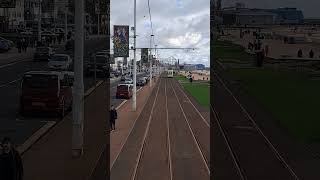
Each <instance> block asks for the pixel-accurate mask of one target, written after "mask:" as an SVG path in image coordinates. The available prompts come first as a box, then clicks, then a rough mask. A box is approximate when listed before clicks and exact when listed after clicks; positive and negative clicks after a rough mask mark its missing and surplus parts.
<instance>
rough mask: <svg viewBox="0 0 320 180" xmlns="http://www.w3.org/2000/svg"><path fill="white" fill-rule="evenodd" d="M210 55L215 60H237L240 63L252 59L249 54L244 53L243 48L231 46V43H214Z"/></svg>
mask: <svg viewBox="0 0 320 180" xmlns="http://www.w3.org/2000/svg"><path fill="white" fill-rule="evenodd" d="M212 53H213V55H214V56H215V57H216V58H219V59H222V60H230V59H231V60H235V59H236V60H239V61H240V62H241V61H250V60H251V59H252V57H251V56H250V54H248V53H247V52H245V48H244V47H242V46H240V45H236V44H232V43H231V42H227V41H223V42H222V41H216V42H214V45H213V48H212Z"/></svg>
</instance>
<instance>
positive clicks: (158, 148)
mask: <svg viewBox="0 0 320 180" xmlns="http://www.w3.org/2000/svg"><path fill="white" fill-rule="evenodd" d="M207 111H209V110H207ZM209 134H210V125H209V121H208V119H206V118H203V117H202V114H201V113H200V112H199V111H198V105H197V104H194V103H192V101H190V100H189V98H188V97H187V96H186V95H185V94H184V91H183V90H182V89H181V87H180V85H178V82H177V81H176V80H174V79H170V78H164V77H162V78H160V79H159V81H158V83H157V84H156V86H155V88H154V90H153V92H152V94H151V96H150V98H149V99H148V101H147V104H146V106H145V108H144V109H143V110H142V112H141V115H140V117H139V118H138V119H137V121H136V123H135V126H134V128H133V130H132V132H131V133H130V135H129V137H128V139H127V142H126V143H125V145H124V147H123V149H122V151H121V153H120V154H119V156H118V158H117V159H116V161H115V163H114V165H113V167H112V168H111V179H123V180H129V179H139V180H140V179H154V180H157V179H162V180H163V179H168V180H169V179H174V180H176V179H177V180H180V179H181V180H189V179H190V180H194V179H199V180H202V179H203V180H209V179H210V170H209V168H210V167H209V164H210V153H209V152H210V149H209V148H210V147H209V145H210V142H209V140H210V135H209Z"/></svg>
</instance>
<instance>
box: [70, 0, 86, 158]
mask: <svg viewBox="0 0 320 180" xmlns="http://www.w3.org/2000/svg"><path fill="white" fill-rule="evenodd" d="M75 28H76V30H77V31H76V34H75V53H74V54H75V62H74V76H75V81H74V92H73V111H72V113H73V121H72V155H73V156H76V157H79V156H81V155H82V154H83V119H84V112H83V111H84V102H83V101H84V85H83V51H84V46H83V45H84V36H83V31H84V30H83V28H84V0H76V1H75Z"/></svg>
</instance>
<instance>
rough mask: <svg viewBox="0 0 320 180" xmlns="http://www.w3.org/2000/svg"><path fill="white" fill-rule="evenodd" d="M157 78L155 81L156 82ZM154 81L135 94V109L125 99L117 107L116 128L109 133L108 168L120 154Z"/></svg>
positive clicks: (130, 101) (130, 102)
mask: <svg viewBox="0 0 320 180" xmlns="http://www.w3.org/2000/svg"><path fill="white" fill-rule="evenodd" d="M157 81H158V79H157V80H156V81H155V82H156V83H157ZM154 87H155V83H154V84H153V86H152V87H151V88H150V86H149V84H147V85H145V86H144V88H142V89H141V90H140V91H139V93H138V94H137V111H136V112H133V111H132V110H131V105H132V100H131V99H130V100H129V101H127V102H126V103H125V104H123V106H121V107H120V108H119V109H118V119H117V121H116V130H115V131H113V132H111V133H110V168H111V167H112V165H113V163H114V161H115V160H116V159H117V156H118V155H119V154H120V152H121V149H122V147H123V145H124V144H125V143H126V139H127V137H128V136H129V134H130V131H131V129H132V128H133V126H134V124H135V121H136V120H137V118H138V117H139V115H140V113H141V111H142V110H143V108H144V105H145V104H146V102H147V100H148V98H149V95H150V94H151V92H152V90H153V88H154Z"/></svg>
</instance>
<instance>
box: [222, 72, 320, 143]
mask: <svg viewBox="0 0 320 180" xmlns="http://www.w3.org/2000/svg"><path fill="white" fill-rule="evenodd" d="M228 73H229V74H230V75H231V76H232V77H233V79H238V80H241V81H242V82H243V84H244V86H245V88H246V89H247V91H248V92H249V94H251V95H253V96H254V97H255V98H256V99H257V100H258V101H259V102H260V103H261V104H262V105H263V106H265V108H267V110H268V111H270V112H271V113H272V114H273V115H274V116H275V117H276V119H277V120H279V121H280V123H281V124H282V125H283V126H285V127H286V128H287V129H288V130H289V132H290V133H291V134H293V135H294V136H295V137H297V138H298V139H299V140H303V141H320V130H319V127H320V121H319V116H318V111H319V107H320V93H319V92H320V82H319V81H318V80H317V81H315V80H311V79H310V78H309V77H308V75H307V74H302V73H296V72H288V71H274V70H267V69H232V70H229V71H228Z"/></svg>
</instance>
